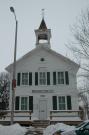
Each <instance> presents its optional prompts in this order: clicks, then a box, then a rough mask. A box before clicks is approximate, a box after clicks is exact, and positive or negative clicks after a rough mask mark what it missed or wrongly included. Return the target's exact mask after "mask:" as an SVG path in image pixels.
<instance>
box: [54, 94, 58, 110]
mask: <svg viewBox="0 0 89 135" xmlns="http://www.w3.org/2000/svg"><path fill="white" fill-rule="evenodd" d="M53 110H57V96H53Z"/></svg>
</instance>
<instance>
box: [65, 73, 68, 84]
mask: <svg viewBox="0 0 89 135" xmlns="http://www.w3.org/2000/svg"><path fill="white" fill-rule="evenodd" d="M65 83H66V85H69V74H68V71H65Z"/></svg>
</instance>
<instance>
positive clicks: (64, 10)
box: [0, 0, 89, 72]
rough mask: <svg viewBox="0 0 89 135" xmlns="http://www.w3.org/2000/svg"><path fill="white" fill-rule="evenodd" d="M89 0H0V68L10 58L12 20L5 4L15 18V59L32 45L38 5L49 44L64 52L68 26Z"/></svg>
mask: <svg viewBox="0 0 89 135" xmlns="http://www.w3.org/2000/svg"><path fill="white" fill-rule="evenodd" d="M88 5H89V0H0V72H1V71H4V68H5V67H6V66H8V65H9V64H10V63H12V62H13V51H14V40H15V35H14V34H15V33H14V32H15V20H14V16H13V14H12V13H11V12H10V10H9V7H10V6H14V8H15V12H16V15H17V19H18V23H19V26H18V43H17V46H18V47H17V59H18V58H20V57H21V56H22V55H24V54H26V53H27V52H29V51H31V50H32V49H33V48H34V47H35V41H36V38H35V33H34V29H37V28H38V27H39V25H40V22H41V19H42V16H41V9H43V8H44V9H45V22H46V24H47V27H48V28H50V29H51V32H52V39H51V48H52V49H54V50H55V51H57V52H59V53H61V54H63V55H66V54H67V51H68V50H67V49H66V47H65V44H66V43H67V42H68V41H69V40H71V33H70V26H72V25H73V24H74V23H75V22H76V17H78V16H80V14H81V10H85V9H86V8H87V7H88Z"/></svg>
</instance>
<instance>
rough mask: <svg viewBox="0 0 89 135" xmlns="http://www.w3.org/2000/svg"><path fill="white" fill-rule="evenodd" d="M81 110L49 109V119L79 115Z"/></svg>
mask: <svg viewBox="0 0 89 135" xmlns="http://www.w3.org/2000/svg"><path fill="white" fill-rule="evenodd" d="M80 114H81V111H79V110H76V111H75V110H51V111H50V120H52V119H53V118H54V117H57V118H59V117H80Z"/></svg>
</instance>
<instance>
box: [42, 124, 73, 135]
mask: <svg viewBox="0 0 89 135" xmlns="http://www.w3.org/2000/svg"><path fill="white" fill-rule="evenodd" d="M74 128H75V127H74V126H69V125H66V124H63V123H57V124H55V125H50V126H48V127H47V128H46V129H45V130H44V134H43V135H53V134H54V133H56V132H57V131H68V130H72V129H74Z"/></svg>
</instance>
